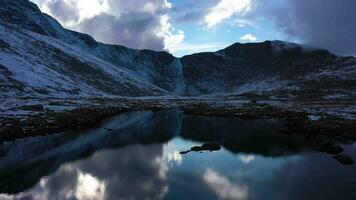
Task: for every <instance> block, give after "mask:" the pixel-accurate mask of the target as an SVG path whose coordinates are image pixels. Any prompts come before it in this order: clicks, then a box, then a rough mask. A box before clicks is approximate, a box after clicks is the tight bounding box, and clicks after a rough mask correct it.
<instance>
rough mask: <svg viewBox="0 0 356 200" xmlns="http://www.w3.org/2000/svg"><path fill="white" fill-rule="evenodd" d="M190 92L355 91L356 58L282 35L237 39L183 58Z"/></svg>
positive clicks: (281, 93) (306, 93)
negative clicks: (278, 37)
mask: <svg viewBox="0 0 356 200" xmlns="http://www.w3.org/2000/svg"><path fill="white" fill-rule="evenodd" d="M182 63H183V65H184V77H186V79H187V85H188V87H187V89H186V92H187V93H188V94H190V95H197V94H211V93H240V94H242V93H249V92H253V93H258V94H265V95H277V96H293V95H297V96H310V97H311V96H314V95H316V96H319V97H320V95H325V96H326V95H331V94H343V95H348V96H350V97H351V96H353V97H354V96H356V94H355V91H356V59H354V58H351V57H337V56H335V55H333V54H331V53H330V52H328V51H325V50H319V49H312V48H306V47H302V46H300V45H297V44H293V43H286V42H281V41H266V42H263V43H250V44H239V43H236V44H234V45H232V46H230V47H227V48H226V49H223V50H220V51H218V52H214V53H200V54H194V55H190V56H185V57H183V58H182Z"/></svg>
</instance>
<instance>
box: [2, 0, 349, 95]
mask: <svg viewBox="0 0 356 200" xmlns="http://www.w3.org/2000/svg"><path fill="white" fill-rule="evenodd" d="M0 3H1V5H2V6H1V8H0V28H1V29H0V31H1V34H0V66H1V68H0V69H1V70H0V72H1V76H0V79H1V80H2V81H3V82H4V83H5V84H3V85H1V86H0V91H2V93H3V94H7V95H8V94H10V93H11V92H9V91H7V90H10V91H11V88H12V89H13V88H15V89H13V90H18V91H17V92H15V93H13V94H12V95H15V96H16V95H24V93H27V94H28V93H30V94H33V95H44V96H47V95H50V96H62V95H68V96H73V95H74V96H76V95H79V96H80V95H84V96H103V95H104V96H117V95H119V96H152V95H153V96H155V95H183V96H186V95H188V96H195V95H207V94H221V93H226V94H239V95H240V94H244V93H251V92H252V93H256V94H259V95H267V96H289V97H290V96H301V95H302V96H303V95H304V96H308V95H307V93H309V94H310V95H314V93H315V94H318V95H323V96H325V97H326V96H328V95H341V96H342V95H347V96H349V97H354V96H355V95H356V94H355V92H349V91H355V89H356V88H355V87H354V86H353V84H354V83H356V81H355V78H354V75H355V74H356V70H355V66H356V59H355V58H352V57H337V56H336V55H334V54H332V53H330V52H329V51H327V50H322V49H312V48H306V47H303V46H301V45H298V44H294V43H288V42H283V41H265V42H261V43H246V44H241V43H235V44H232V45H231V46H228V47H226V48H224V49H222V50H219V51H216V52H203V53H197V54H192V55H187V56H183V57H181V58H177V57H175V56H173V55H171V54H170V53H168V52H165V51H152V50H146V49H144V50H137V49H130V48H127V47H124V46H121V45H108V44H104V43H101V42H97V41H96V40H95V39H94V38H93V37H92V36H90V35H88V34H83V33H79V32H76V31H72V30H68V29H65V28H63V27H62V26H61V25H60V23H58V22H57V21H56V20H55V19H54V18H52V17H51V16H49V15H47V14H44V13H42V12H41V11H40V10H39V8H38V7H37V6H36V5H35V4H33V3H32V2H29V1H28V0H19V1H10V0H0ZM18 41H20V42H18ZM29 42H30V43H32V44H28V43H29ZM23 44H25V45H23ZM44 59H46V60H45V61H44ZM19 69H21V70H19ZM44 71H47V72H48V73H43V72H44ZM19 74H21V76H22V77H20V76H19ZM29 74H31V76H29ZM46 76H52V77H54V79H46ZM44 79H46V80H45V81H44ZM28 80H30V81H28ZM40 80H41V81H42V82H41V83H39V84H37V83H36V84H34V82H38V81H40ZM54 80H55V81H54ZM320 80H321V81H320ZM318 82H321V83H320V84H319V83H318ZM330 82H331V83H332V84H330ZM316 83H318V86H320V87H319V89H318V87H316V86H314V84H316ZM7 84H8V85H7ZM19 85H21V87H20V86H19ZM15 86H17V87H15ZM62 86H63V87H62ZM1 88H2V89H1ZM16 88H22V89H21V90H20V89H16ZM309 90H310V91H309ZM38 91H40V92H38ZM331 93H332V94H331Z"/></svg>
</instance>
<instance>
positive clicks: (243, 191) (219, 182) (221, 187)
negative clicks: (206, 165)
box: [203, 169, 248, 200]
mask: <svg viewBox="0 0 356 200" xmlns="http://www.w3.org/2000/svg"><path fill="white" fill-rule="evenodd" d="M203 179H204V181H205V182H206V183H207V184H208V185H209V186H210V188H211V189H212V190H214V192H215V193H216V194H217V195H218V197H219V198H220V199H226V200H230V199H231V200H239V199H241V200H242V199H247V198H248V187H247V186H246V185H241V184H237V183H232V182H231V181H230V180H228V179H227V178H226V177H224V176H222V175H220V174H218V173H217V172H215V171H214V170H212V169H207V170H206V172H205V173H204V176H203Z"/></svg>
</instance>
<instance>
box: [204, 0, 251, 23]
mask: <svg viewBox="0 0 356 200" xmlns="http://www.w3.org/2000/svg"><path fill="white" fill-rule="evenodd" d="M251 9H252V0H239V1H236V0H221V1H220V2H219V4H217V5H216V6H215V7H213V8H212V9H211V10H210V12H209V13H208V14H207V15H206V16H205V22H206V23H207V25H208V27H210V28H211V27H213V26H215V25H217V24H219V23H220V22H222V21H223V20H225V19H228V18H230V17H232V16H233V15H236V14H239V15H242V16H243V15H244V14H246V13H248V12H249V11H251Z"/></svg>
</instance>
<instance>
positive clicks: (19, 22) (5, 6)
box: [0, 0, 60, 37]
mask: <svg viewBox="0 0 356 200" xmlns="http://www.w3.org/2000/svg"><path fill="white" fill-rule="evenodd" d="M0 4H1V7H0V22H3V24H4V25H7V26H9V25H16V26H18V27H21V28H23V29H28V30H30V31H33V32H35V33H39V34H42V35H48V36H52V37H58V31H57V29H56V28H55V27H54V24H53V23H51V21H50V19H49V17H48V16H47V15H45V14H43V13H42V12H41V10H40V9H39V8H38V6H37V5H36V4H34V3H32V2H30V1H28V0H16V1H14V0H0ZM54 21H55V20H54ZM56 25H57V26H58V25H59V23H57V24H56ZM59 26H60V25H59Z"/></svg>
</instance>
